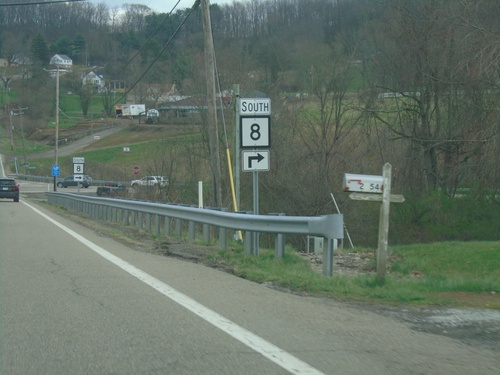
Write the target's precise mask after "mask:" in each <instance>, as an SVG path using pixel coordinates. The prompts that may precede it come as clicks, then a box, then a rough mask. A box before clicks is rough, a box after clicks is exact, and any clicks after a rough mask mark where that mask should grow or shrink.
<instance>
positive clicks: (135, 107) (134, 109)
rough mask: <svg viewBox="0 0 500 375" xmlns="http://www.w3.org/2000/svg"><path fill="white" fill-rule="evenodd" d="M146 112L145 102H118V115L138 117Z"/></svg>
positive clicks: (116, 107) (116, 112)
mask: <svg viewBox="0 0 500 375" xmlns="http://www.w3.org/2000/svg"><path fill="white" fill-rule="evenodd" d="M145 114H146V105H145V104H116V105H115V115H116V117H130V118H133V117H138V116H141V115H145Z"/></svg>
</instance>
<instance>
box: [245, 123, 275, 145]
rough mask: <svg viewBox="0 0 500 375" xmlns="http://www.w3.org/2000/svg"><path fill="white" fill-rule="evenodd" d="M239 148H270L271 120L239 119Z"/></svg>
mask: <svg viewBox="0 0 500 375" xmlns="http://www.w3.org/2000/svg"><path fill="white" fill-rule="evenodd" d="M240 137H241V148H269V147H270V146H271V118H270V117H269V116H261V117H240Z"/></svg>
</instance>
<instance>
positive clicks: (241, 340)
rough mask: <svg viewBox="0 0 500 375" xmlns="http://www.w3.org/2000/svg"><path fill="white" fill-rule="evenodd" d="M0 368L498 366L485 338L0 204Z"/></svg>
mask: <svg viewBox="0 0 500 375" xmlns="http://www.w3.org/2000/svg"><path fill="white" fill-rule="evenodd" d="M0 239H1V242H0V266H1V270H0V319H1V320H0V330H1V332H2V334H1V337H2V339H1V340H0V344H1V347H0V366H1V370H0V372H1V373H2V374H23V375H27V374H204V375H206V374H214V375H219V374H231V375H234V374H245V375H251V374H256V375H257V374H258V375H262V374H342V375H344V374H371V375H376V374H381V375H382V374H383V375H387V374H398V375H399V374H443V375H445V374H446V375H448V374H467V375H471V374H498V373H499V369H500V359H499V358H498V355H497V353H495V352H494V351H493V350H490V349H488V348H485V347H479V346H478V347H475V346H474V345H466V344H464V343H462V342H460V341H458V340H453V339H450V338H447V337H444V336H440V335H434V334H430V333H424V332H416V331H414V330H412V329H411V328H409V327H408V326H407V325H405V324H403V323H401V322H399V321H398V320H397V319H394V318H392V317H390V316H387V317H385V316H381V315H380V314H376V313H373V312H370V311H365V310H363V309H359V308H355V307H352V306H349V305H348V304H342V303H338V302H335V301H331V300H323V299H317V298H308V297H302V296H296V295H293V294H290V293H283V292H280V291H277V290H273V289H270V288H268V287H266V286H264V285H259V284H256V283H252V282H249V281H246V280H243V279H239V278H237V277H234V276H232V275H229V274H226V273H224V272H220V271H217V270H214V269H211V268H208V267H205V266H203V265H200V264H194V263H190V262H184V261H181V260H177V259H172V258H168V257H162V256H157V255H153V254H147V253H142V252H137V251H135V250H133V249H130V248H127V247H125V246H124V245H123V244H121V243H118V242H116V241H114V240H113V239H110V238H107V237H103V236H100V235H99V233H96V232H95V231H93V230H90V229H88V228H85V227H82V226H80V225H78V224H76V223H75V222H72V221H69V220H67V219H64V218H62V217H59V216H57V215H55V214H54V213H51V212H49V211H47V210H45V209H44V208H43V207H42V206H40V205H38V204H37V203H36V202H35V201H30V200H29V199H26V198H25V197H22V199H21V202H20V203H14V202H12V201H2V200H0Z"/></svg>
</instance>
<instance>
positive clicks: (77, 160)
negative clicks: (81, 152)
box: [73, 157, 85, 164]
mask: <svg viewBox="0 0 500 375" xmlns="http://www.w3.org/2000/svg"><path fill="white" fill-rule="evenodd" d="M83 163H85V158H82V157H74V158H73V164H83Z"/></svg>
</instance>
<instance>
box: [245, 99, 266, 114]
mask: <svg viewBox="0 0 500 375" xmlns="http://www.w3.org/2000/svg"><path fill="white" fill-rule="evenodd" d="M270 114H271V99H269V98H249V99H243V98H242V99H240V115H241V116H260V115H270Z"/></svg>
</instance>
